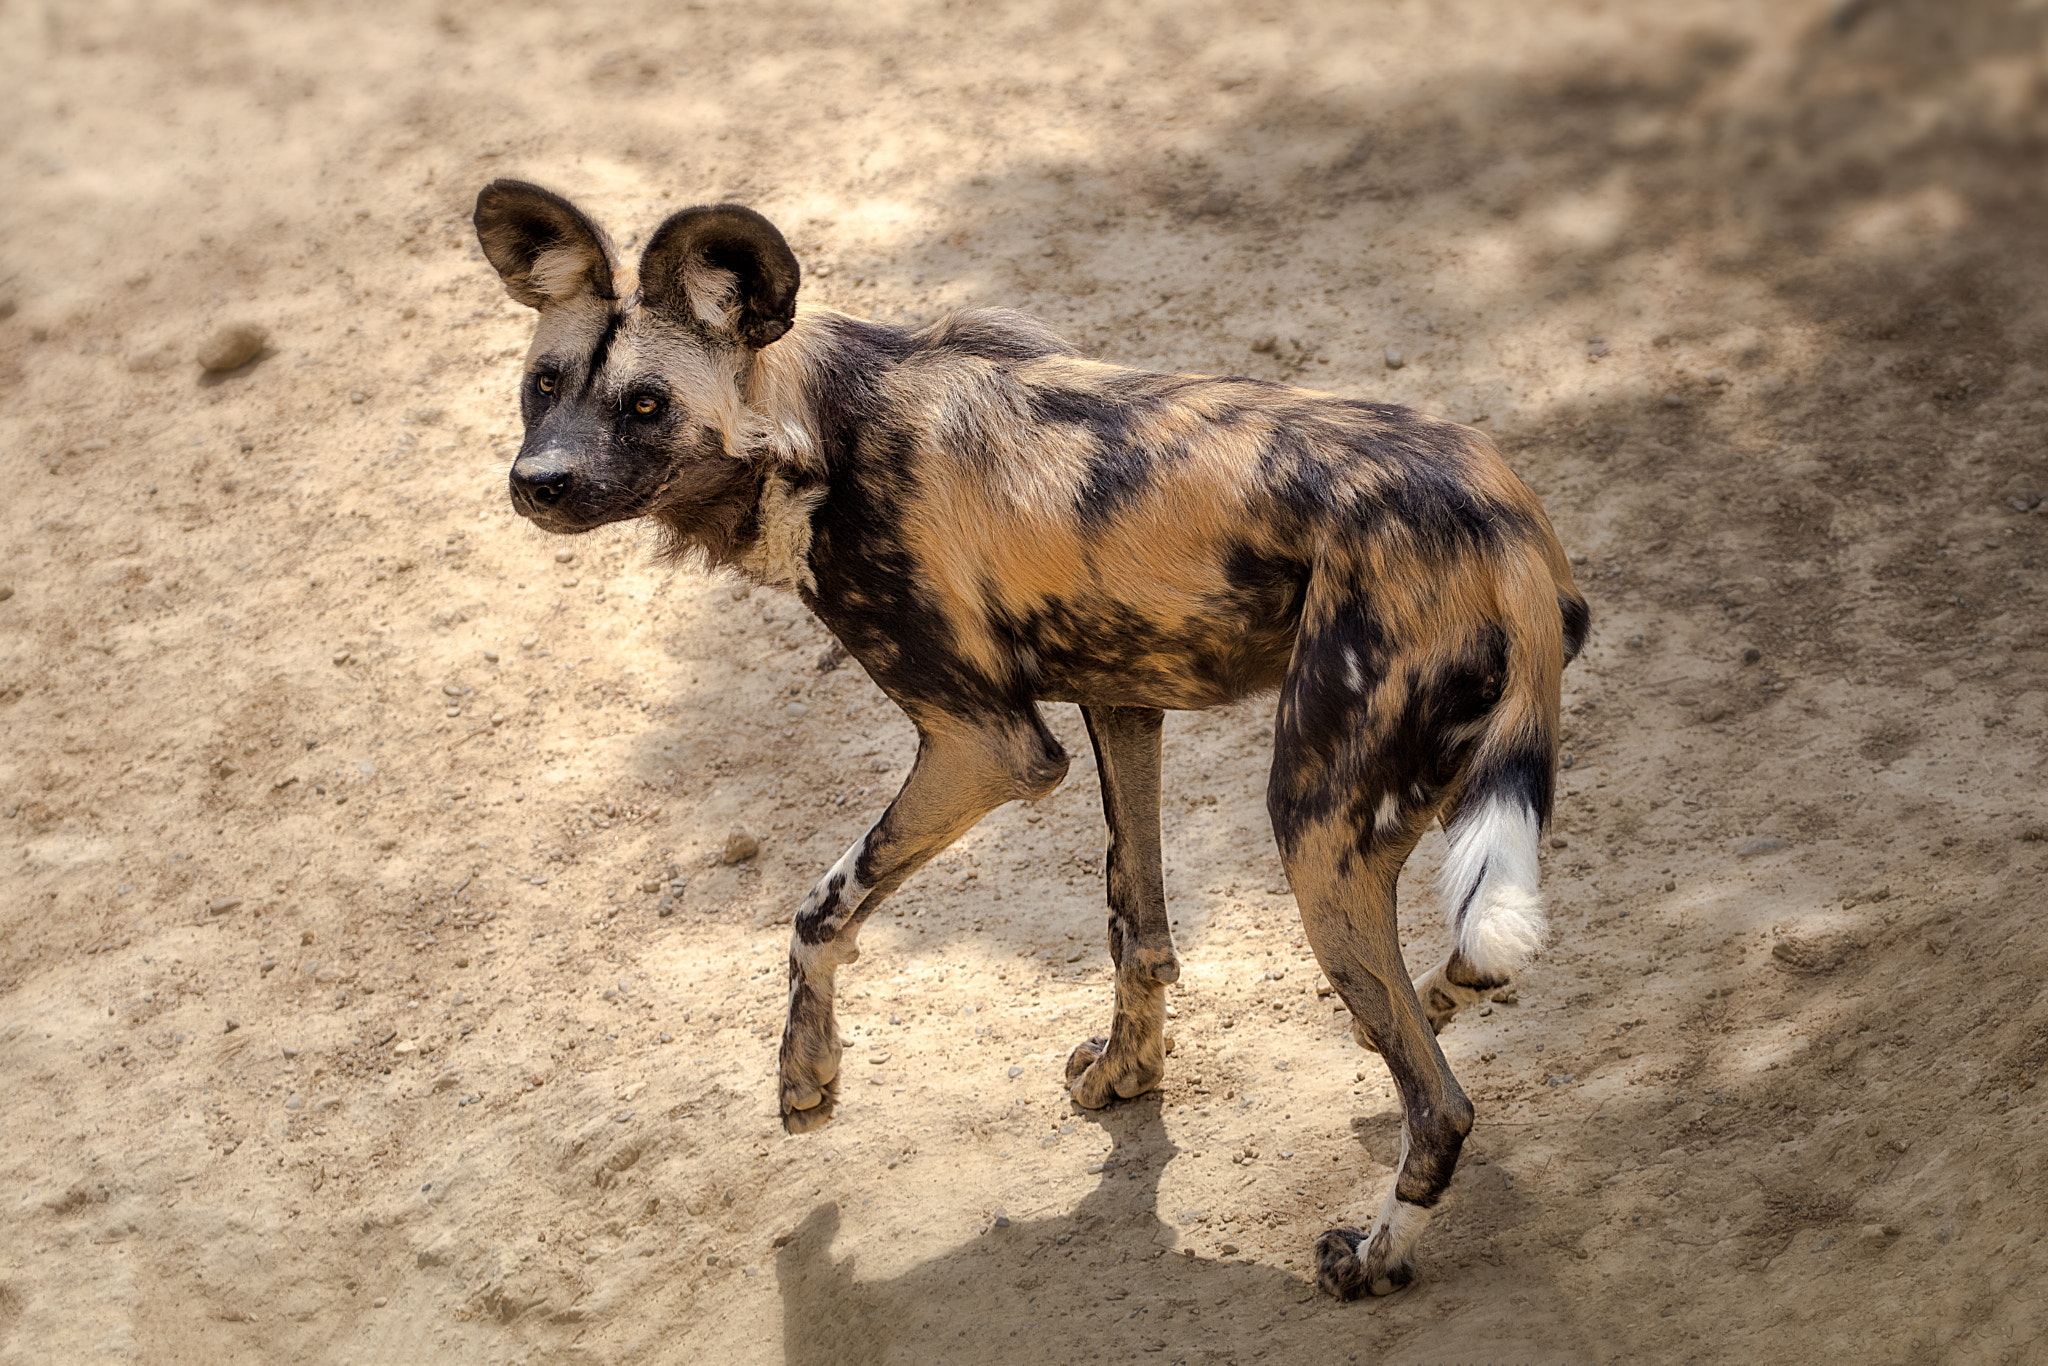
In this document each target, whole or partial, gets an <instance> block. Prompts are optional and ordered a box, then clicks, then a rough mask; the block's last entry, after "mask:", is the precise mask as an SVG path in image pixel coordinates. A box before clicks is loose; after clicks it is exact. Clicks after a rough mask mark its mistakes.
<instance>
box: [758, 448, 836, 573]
mask: <svg viewBox="0 0 2048 1366" xmlns="http://www.w3.org/2000/svg"><path fill="white" fill-rule="evenodd" d="M824 500H825V489H824V486H823V485H822V484H820V485H814V486H812V487H810V488H807V489H802V490H799V489H797V488H796V487H795V486H794V485H792V484H791V483H790V482H789V480H787V479H785V478H783V477H782V475H780V474H777V473H771V474H769V476H768V477H767V479H766V480H764V481H763V482H762V484H761V505H760V511H759V514H758V515H759V517H760V519H761V534H760V536H759V537H758V538H757V539H756V540H755V542H754V544H753V546H752V548H751V549H749V550H748V551H747V554H746V558H745V559H743V560H741V561H740V568H741V569H742V570H744V571H745V572H746V573H747V574H748V575H749V576H751V577H753V578H755V579H758V580H760V581H761V582H762V583H765V584H768V585H769V586H771V587H774V588H787V589H789V590H791V591H795V590H796V589H798V588H804V589H808V590H809V591H811V592H813V593H815V592H817V591H818V581H817V579H815V578H813V577H812V575H811V516H812V514H813V513H815V512H816V511H817V510H818V504H819V503H821V502H823V501H824Z"/></svg>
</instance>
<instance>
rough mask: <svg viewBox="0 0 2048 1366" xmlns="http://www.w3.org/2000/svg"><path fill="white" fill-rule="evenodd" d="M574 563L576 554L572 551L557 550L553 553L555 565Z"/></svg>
mask: <svg viewBox="0 0 2048 1366" xmlns="http://www.w3.org/2000/svg"><path fill="white" fill-rule="evenodd" d="M575 562H576V552H575V551H573V550H557V551H556V552H555V563H556V564H574V563H575Z"/></svg>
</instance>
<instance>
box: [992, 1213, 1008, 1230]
mask: <svg viewBox="0 0 2048 1366" xmlns="http://www.w3.org/2000/svg"><path fill="white" fill-rule="evenodd" d="M994 1222H995V1226H996V1227H997V1228H1008V1227H1009V1226H1010V1216H1009V1215H1007V1214H998V1215H997V1216H996V1217H995V1221H994Z"/></svg>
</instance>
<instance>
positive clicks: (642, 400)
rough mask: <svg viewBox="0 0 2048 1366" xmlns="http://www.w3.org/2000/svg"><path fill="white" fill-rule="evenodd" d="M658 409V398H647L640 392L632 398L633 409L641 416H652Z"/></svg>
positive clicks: (659, 401) (659, 406) (659, 405)
mask: <svg viewBox="0 0 2048 1366" xmlns="http://www.w3.org/2000/svg"><path fill="white" fill-rule="evenodd" d="M660 409H661V400H660V399H658V398H649V397H648V396H647V395H645V394H642V395H641V396H640V397H639V398H636V399H634V400H633V411H634V412H636V413H638V414H640V416H642V417H652V416H654V414H655V413H656V412H658V411H660Z"/></svg>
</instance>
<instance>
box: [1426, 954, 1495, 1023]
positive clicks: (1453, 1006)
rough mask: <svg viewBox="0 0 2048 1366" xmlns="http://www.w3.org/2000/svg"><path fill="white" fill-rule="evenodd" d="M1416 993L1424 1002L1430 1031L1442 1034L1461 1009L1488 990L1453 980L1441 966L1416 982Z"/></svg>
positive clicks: (1480, 997)
mask: <svg viewBox="0 0 2048 1366" xmlns="http://www.w3.org/2000/svg"><path fill="white" fill-rule="evenodd" d="M1415 995H1416V997H1417V998H1418V999H1419V1000H1420V1001H1421V1002H1422V1013H1423V1015H1424V1016H1425V1017H1426V1018H1427V1019H1428V1020H1429V1031H1430V1033H1432V1034H1441V1033H1443V1032H1444V1027H1445V1026H1446V1025H1448V1024H1450V1022H1451V1020H1452V1019H1453V1018H1455V1017H1456V1015H1457V1013H1458V1012H1459V1011H1461V1010H1463V1009H1464V1008H1465V1007H1466V1006H1469V1005H1471V1004H1472V1003H1473V1002H1475V1001H1478V1000H1480V999H1482V998H1483V997H1484V996H1485V995H1486V992H1485V991H1484V990H1481V989H1479V988H1476V987H1468V986H1462V985H1460V984H1459V983H1457V982H1453V981H1452V980H1451V979H1450V976H1449V974H1448V973H1447V972H1446V970H1445V967H1443V966H1439V967H1438V968H1437V969H1436V970H1435V971H1433V972H1431V973H1430V974H1429V976H1427V977H1425V978H1423V979H1422V980H1421V981H1420V982H1417V983H1416V984H1415Z"/></svg>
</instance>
